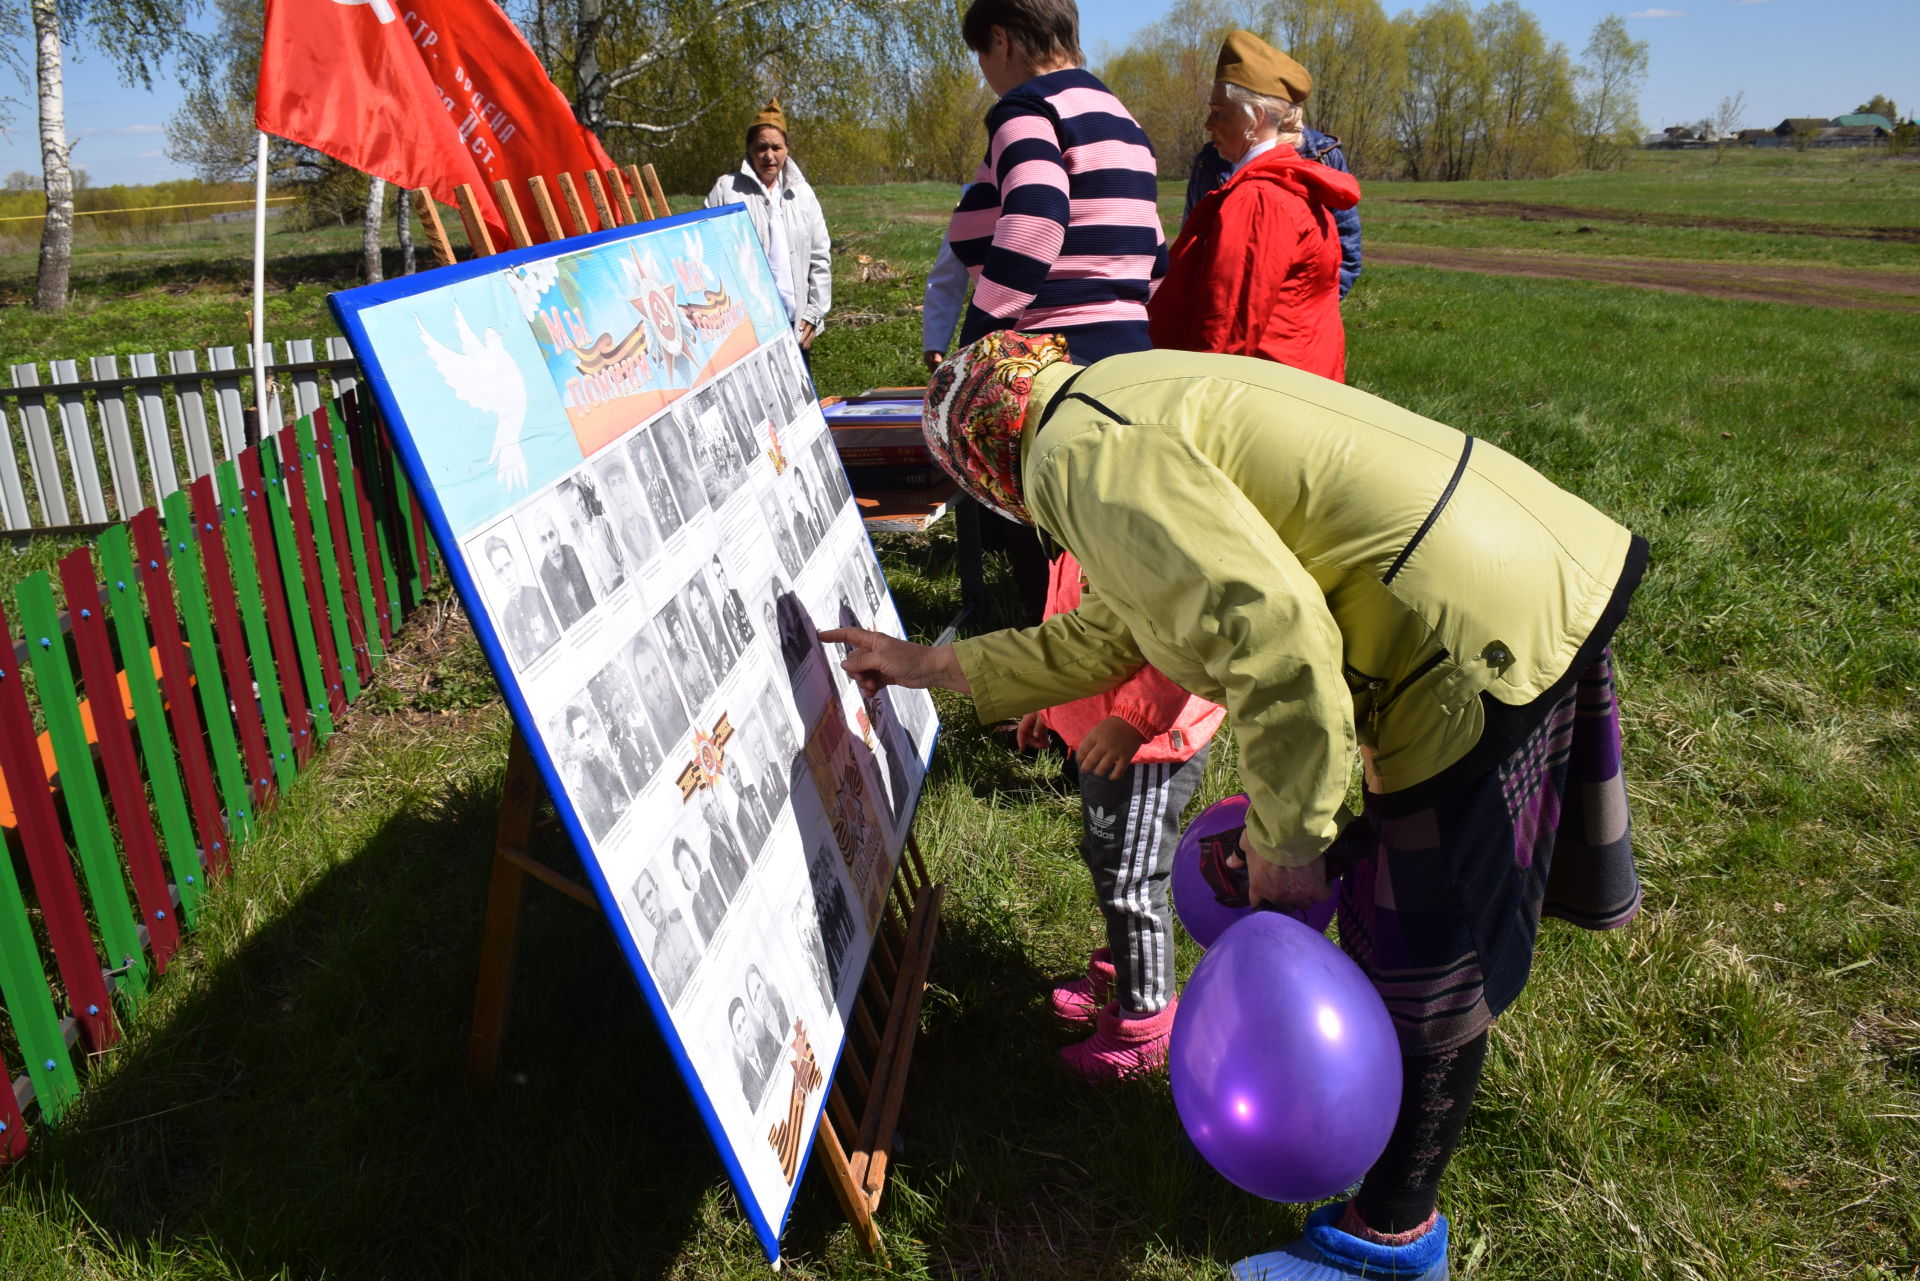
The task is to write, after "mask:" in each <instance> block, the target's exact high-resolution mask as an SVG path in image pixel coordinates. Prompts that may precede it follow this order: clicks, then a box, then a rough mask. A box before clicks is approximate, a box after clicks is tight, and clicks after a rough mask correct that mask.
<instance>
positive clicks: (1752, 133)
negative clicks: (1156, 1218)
mask: <svg viewBox="0 0 1920 1281" xmlns="http://www.w3.org/2000/svg"><path fill="white" fill-rule="evenodd" d="M1733 140H1734V142H1735V143H1736V144H1738V145H1740V146H1746V147H1751V146H1754V145H1756V144H1765V143H1767V142H1772V141H1774V137H1773V130H1771V129H1742V130H1741V131H1740V132H1739V133H1736V134H1735V135H1733Z"/></svg>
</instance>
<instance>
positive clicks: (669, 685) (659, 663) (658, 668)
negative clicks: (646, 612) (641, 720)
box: [627, 629, 692, 752]
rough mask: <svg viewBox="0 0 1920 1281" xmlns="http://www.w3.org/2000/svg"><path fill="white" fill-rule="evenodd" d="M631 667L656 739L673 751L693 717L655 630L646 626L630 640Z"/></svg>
mask: <svg viewBox="0 0 1920 1281" xmlns="http://www.w3.org/2000/svg"><path fill="white" fill-rule="evenodd" d="M627 669H628V671H629V672H630V673H631V674H632V676H633V683H634V686H635V687H636V688H637V689H638V690H639V691H640V705H641V707H642V708H643V709H644V710H645V712H646V717H647V724H648V725H650V726H651V727H652V728H653V737H654V741H656V742H657V743H659V744H660V748H661V750H662V751H664V752H672V751H673V749H674V745H675V744H676V743H678V742H679V741H680V737H681V735H683V734H685V733H686V732H687V726H688V725H690V724H691V723H692V717H691V716H690V715H689V713H688V711H687V703H686V700H685V699H684V698H682V697H681V696H680V690H679V687H678V686H676V685H675V684H674V680H673V673H672V672H670V671H668V670H667V663H666V659H665V658H664V657H662V655H661V650H660V644H659V642H658V641H657V640H655V639H654V636H653V633H652V632H650V631H648V630H645V629H643V630H641V631H640V632H639V633H638V634H636V635H635V636H634V638H633V640H632V641H631V642H630V643H629V644H628V646H627Z"/></svg>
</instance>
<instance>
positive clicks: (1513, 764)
mask: <svg viewBox="0 0 1920 1281" xmlns="http://www.w3.org/2000/svg"><path fill="white" fill-rule="evenodd" d="M926 424H927V434H928V440H929V444H930V445H931V446H932V448H933V450H934V453H935V456H936V457H937V458H939V460H940V461H941V463H942V464H943V465H944V466H945V467H946V469H947V470H948V471H949V472H950V473H952V474H953V476H954V477H955V479H956V480H957V481H959V483H960V484H961V485H962V486H963V487H964V488H966V489H967V490H968V491H969V492H970V493H972V494H973V495H974V496H975V497H977V498H979V499H980V500H981V501H982V502H985V503H987V504H988V505H989V506H992V507H994V508H996V509H998V510H1000V511H1003V512H1006V513H1007V514H1009V515H1011V516H1013V517H1015V518H1016V519H1020V520H1025V521H1029V522H1031V523H1033V524H1035V525H1037V526H1038V527H1039V528H1041V529H1043V530H1044V531H1046V533H1047V534H1048V535H1049V536H1051V537H1052V538H1053V539H1054V540H1055V541H1056V542H1058V543H1060V544H1061V545H1062V546H1063V547H1065V548H1066V549H1067V550H1068V551H1071V552H1072V553H1073V554H1074V556H1075V557H1077V558H1078V559H1079V561H1080V563H1081V565H1082V566H1083V568H1084V571H1085V574H1086V590H1085V593H1084V595H1083V597H1082V602H1081V605H1080V608H1079V609H1078V610H1076V611H1074V612H1073V613H1070V614H1063V615H1060V616H1057V617H1055V618H1051V619H1048V620H1047V622H1046V623H1044V624H1042V625H1041V626H1039V627H1036V628H1030V629H1027V630H1025V631H1004V632H995V633H992V634H990V635H985V636H979V637H974V638H972V639H968V640H962V641H959V642H957V643H955V644H953V645H947V646H939V647H931V648H930V647H925V646H919V645H912V644H909V643H908V642H906V641H902V640H898V639H895V638H892V637H887V636H883V635H880V634H878V633H874V632H868V631H863V630H858V629H843V630H839V631H833V632H826V633H823V638H824V639H827V640H830V641H838V642H841V643H844V644H846V645H848V646H849V647H850V651H849V656H848V657H847V658H846V660H845V662H844V666H845V668H846V669H847V671H849V672H850V673H853V674H854V675H855V676H856V677H858V678H859V679H860V680H861V681H862V682H863V683H865V684H868V685H870V686H878V685H882V684H887V683H895V684H902V685H910V686H927V685H938V686H943V687H945V688H948V689H953V690H957V691H959V692H961V693H966V694H971V695H972V697H973V699H974V703H975V706H976V708H977V709H978V711H979V714H980V716H981V718H982V719H983V720H989V721H997V720H1000V719H1002V718H1005V717H1010V716H1017V715H1020V714H1022V713H1024V712H1026V711H1029V710H1032V709H1035V708H1042V707H1048V706H1052V705H1054V704H1058V703H1061V702H1065V701H1068V700H1070V699H1074V698H1080V697H1083V696H1085V695H1088V694H1092V693H1096V692H1099V691H1102V690H1105V689H1109V688H1112V687H1113V686H1115V685H1117V684H1119V683H1120V682H1121V681H1123V680H1125V679H1126V678H1127V677H1128V676H1129V675H1130V674H1131V673H1132V672H1133V671H1134V670H1135V669H1136V668H1138V667H1139V666H1140V665H1141V664H1142V663H1151V664H1152V665H1153V666H1154V667H1156V668H1158V669H1159V670H1160V671H1162V672H1164V673H1165V674H1166V675H1167V676H1169V677H1170V678H1172V679H1173V680H1174V681H1175V682H1177V683H1179V684H1181V685H1183V686H1185V687H1186V688H1187V689H1188V690H1190V691H1191V692H1193V693H1195V694H1198V695H1200V696H1201V697H1203V698H1208V699H1212V700H1214V701H1215V702H1219V703H1222V704H1224V705H1225V706H1226V708H1227V715H1228V719H1229V721H1230V722H1231V724H1232V725H1233V727H1234V731H1235V733H1236V734H1237V736H1238V738H1239V742H1240V770H1241V781H1242V784H1243V786H1244V787H1245V788H1246V790H1247V792H1248V794H1249V796H1250V797H1251V798H1252V806H1251V809H1250V811H1249V814H1248V820H1247V827H1246V831H1245V833H1244V834H1243V836H1242V837H1241V841H1240V846H1241V849H1242V851H1243V852H1244V855H1245V857H1246V859H1247V864H1248V873H1249V881H1250V885H1251V889H1252V893H1253V896H1254V898H1255V899H1256V900H1257V901H1265V902H1270V903H1273V904H1276V905H1279V906H1286V907H1298V906H1304V905H1306V904H1309V903H1313V902H1318V901H1323V900H1324V899H1325V898H1326V897H1327V896H1328V895H1329V894H1330V893H1333V892H1334V889H1335V888H1336V882H1337V888H1338V890H1339V895H1340V898H1339V919H1340V935H1341V942H1342V946H1343V947H1345V948H1346V950H1347V951H1348V953H1349V954H1350V955H1352V956H1353V958H1354V959H1355V960H1356V961H1357V962H1358V963H1359V964H1360V965H1361V967H1362V968H1363V969H1364V970H1365V971H1366V972H1367V974H1368V976H1369V977H1370V978H1371V979H1372V980H1373V982H1374V984H1375V986H1376V988H1377V989H1378V990H1379V991H1380V994H1381V996H1382V997H1383V999H1384V1000H1385V1001H1386V1004H1387V1008H1388V1010H1389V1012H1390V1013H1391V1014H1392V1016H1393V1019H1394V1023H1395V1026H1396V1028H1397V1030H1398V1032H1399V1036H1400V1042H1401V1049H1402V1052H1403V1056H1404V1079H1405V1090H1404V1092H1403V1096H1402V1104H1401V1111H1400V1116H1399V1120H1398V1123H1397V1124H1396V1127H1395V1130H1394V1133H1393V1137H1392V1139H1391V1140H1390V1141H1389V1143H1388V1146H1387V1150H1386V1152H1385V1153H1384V1154H1383V1155H1382V1157H1381V1158H1380V1161H1379V1162H1378V1163H1377V1164H1376V1165H1375V1167H1374V1169H1373V1170H1372V1171H1370V1172H1369V1174H1368V1176H1367V1178H1366V1180H1365V1182H1364V1183H1363V1184H1362V1186H1361V1189H1360V1191H1359V1193H1358V1194H1357V1195H1356V1196H1355V1197H1354V1198H1353V1200H1352V1201H1350V1202H1347V1203H1344V1204H1336V1205H1332V1206H1326V1207H1322V1208H1321V1209H1320V1210H1318V1211H1316V1212H1315V1214H1314V1215H1313V1216H1312V1217H1311V1218H1310V1219H1309V1221H1308V1232H1307V1235H1306V1236H1305V1237H1303V1238H1302V1239H1301V1240H1300V1241H1298V1242H1295V1243H1294V1244H1293V1245H1292V1246H1289V1247H1287V1249H1286V1250H1285V1251H1283V1252H1282V1253H1281V1254H1279V1255H1272V1256H1258V1257H1255V1258H1252V1259H1249V1260H1246V1261H1245V1262H1244V1264H1243V1265H1242V1266H1241V1268H1240V1269H1239V1274H1240V1275H1242V1276H1246V1277H1259V1276H1262V1275H1264V1274H1265V1272H1266V1271H1267V1269H1268V1268H1274V1269H1276V1271H1278V1272H1283V1273H1284V1275H1286V1276H1288V1277H1293V1276H1295V1275H1298V1276H1302V1277H1308V1276H1313V1277H1320V1276H1324V1277H1329V1278H1332V1277H1340V1276H1350V1275H1368V1276H1373V1275H1393V1276H1406V1277H1421V1276H1434V1277H1438V1276H1444V1275H1445V1268H1446V1240H1447V1223H1446V1219H1445V1218H1444V1217H1442V1216H1440V1215H1439V1213H1438V1210H1437V1204H1438V1185H1439V1181H1440V1175H1441V1172H1442V1171H1443V1170H1444V1168H1445V1166H1446V1164H1447V1161H1448V1160H1449V1158H1450V1157H1451V1154H1452V1150H1453V1146H1454V1143H1455V1142H1456V1141H1457V1139H1458V1137H1459V1134H1460V1127H1461V1125H1462V1124H1463V1123H1464V1120H1465V1114H1466V1111H1467V1103H1468V1101H1469V1100H1470V1099H1471V1098H1472V1095H1473V1092H1474V1089H1475V1087H1476V1086H1477V1084H1478V1081H1479V1075H1480V1067H1481V1063H1482V1060H1483V1058H1484V1056H1485V1052H1486V1043H1487V1032H1488V1029H1489V1027H1490V1026H1491V1024H1492V1022H1493V1019H1494V1017H1495V1016H1496V1015H1497V1014H1499V1013H1500V1012H1501V1011H1502V1010H1503V1009H1505V1008H1506V1007H1507V1006H1508V1005H1509V1004H1511V1003H1512V1001H1513V1000H1514V998H1515V997H1517V996H1518V995H1519V992H1520V989H1521V987H1522V986H1524V984H1525V982H1526V978H1527V973H1528V969H1529V967H1530V965H1531V961H1532V956H1533V946H1534V935H1535V931H1536V930H1537V928H1538V925H1539V919H1540V917H1541V915H1542V914H1543V913H1544V914H1548V915H1557V916H1561V917H1564V918H1566V919H1569V920H1572V921H1574V922H1576V923H1577V924H1580V925H1583V926H1586V927H1588V928H1610V927H1613V926H1616V925H1620V924H1624V923H1625V922H1626V921H1627V920H1629V919H1631V918H1632V916H1633V915H1634V913H1635V912H1636V911H1637V909H1638V906H1639V882H1638V880H1637V878H1636V876H1635V873H1634V867H1633V857H1632V847H1631V843H1630V840H1629V836H1628V821H1627V807H1626V793H1625V789H1624V785H1623V783H1622V780H1621V776H1620V737H1619V719H1618V713H1617V708H1616V705H1615V702H1614V694H1613V677H1612V669H1611V654H1610V650H1609V648H1608V642H1609V640H1610V638H1611V636H1612V634H1613V631H1614V628H1615V627H1616V626H1617V625H1618V623H1619V622H1620V620H1621V619H1622V617H1623V616H1624V615H1625V613H1626V607H1627V602H1628V599H1629V598H1630V597H1631V595H1632V593H1633V590H1634V587H1635V586H1636V585H1637V583H1638V581H1639V578H1640V575H1641V573H1642V571H1643V570H1644V568H1645V565H1646V544H1645V542H1644V541H1643V540H1641V539H1639V538H1637V537H1635V536H1634V535H1633V534H1631V533H1629V532H1628V531H1627V530H1625V529H1623V528H1621V527H1620V526H1619V525H1618V524H1616V523H1615V522H1614V521H1612V520H1610V519H1608V518H1607V517H1606V516H1605V515H1603V514H1602V513H1600V512H1599V511H1596V510H1595V509H1594V508H1593V507H1591V506H1589V505H1588V504H1587V503H1585V502H1583V501H1581V500H1580V499H1579V498H1576V497H1575V496H1573V495H1572V494H1569V493H1567V492H1566V491H1564V490H1562V489H1560V488H1558V487H1557V486H1555V485H1553V484H1552V483H1551V482H1549V481H1548V480H1546V479H1545V478H1544V477H1542V476H1541V475H1539V473H1537V472H1535V471H1533V470H1532V469H1531V468H1529V467H1527V466H1526V464H1524V463H1522V462H1520V461H1519V460H1518V459H1516V458H1514V457H1513V456H1512V455H1510V454H1508V453H1506V452H1505V451H1503V450H1501V449H1500V448H1498V447H1497V446H1495V445H1492V444H1490V443H1488V442H1486V441H1483V440H1476V439H1474V438H1473V437H1471V436H1468V435H1465V434H1463V433H1461V432H1459V431H1457V430H1455V429H1454V428H1452V427H1448V426H1444V425H1442V424H1440V423H1437V422H1433V421H1430V420H1428V419H1425V418H1422V417H1420V416H1419V415H1417V414H1414V413H1411V412H1409V411H1407V410H1404V409H1401V408H1398V407H1396V406H1394V405H1391V404H1389V403H1387V402H1386V401H1383V400H1380V399H1378V398H1377V397H1374V396H1370V395H1368V394H1367V393H1365V392H1362V391H1358V390H1356V389H1354V388H1351V387H1346V386H1343V385H1341V384H1339V383H1335V382H1331V381H1328V380H1327V379H1324V378H1317V377H1315V376H1313V375H1311V374H1306V373H1303V372H1301V371H1299V370H1296V369H1291V368H1288V367H1286V366H1283V365H1278V364H1275V363H1273V362H1271V361H1264V360H1256V359H1252V358H1249V357H1241V356H1222V355H1212V354H1196V353H1186V352H1173V351H1154V352H1143V353H1136V354H1132V355H1129V356H1126V357H1124V358H1115V359H1112V360H1107V361H1102V362H1099V363H1097V364H1094V365H1092V366H1089V367H1086V368H1076V367H1074V366H1072V365H1070V364H1068V363H1066V357H1065V352H1064V345H1063V344H1061V343H1060V342H1059V340H1058V339H1057V338H1055V337H1052V336H1047V335H1022V334H1014V333H1009V332H1002V333H997V334H993V335H989V336H988V337H987V338H985V339H982V340H981V341H980V342H979V343H976V344H974V346H973V347H970V348H968V349H967V350H966V351H964V352H962V353H960V354H959V355H958V356H956V357H955V358H954V359H953V360H951V361H949V362H948V363H947V364H945V365H943V366H942V367H941V368H940V369H939V370H937V371H936V372H935V374H934V380H933V384H932V385H931V386H930V387H929V388H928V391H927V413H926ZM1356 748H1357V749H1358V752H1359V754H1360V757H1361V760H1362V763H1363V765H1364V768H1365V778H1366V813H1365V814H1364V815H1363V816H1362V818H1360V819H1359V820H1358V821H1351V818H1350V815H1348V813H1347V812H1346V811H1345V808H1344V806H1343V798H1344V796H1345V794H1346V791H1347V785H1348V780H1349V777H1350V772H1351V769H1352V761H1353V757H1354V754H1355V750H1356ZM1330 862H1332V863H1334V864H1336V866H1335V868H1334V872H1335V873H1337V872H1338V871H1339V870H1341V868H1342V867H1344V868H1345V869H1346V874H1345V875H1344V876H1343V877H1339V876H1336V875H1334V874H1330V872H1329V863H1330ZM1382 1252H1385V1253H1382ZM1303 1264H1308V1265H1310V1266H1309V1267H1308V1268H1307V1270H1304V1271H1301V1270H1299V1269H1300V1268H1301V1267H1302V1265H1303ZM1288 1269H1292V1270H1288ZM1316 1269H1318V1270H1316ZM1368 1269H1372V1270H1371V1271H1369V1270H1368Z"/></svg>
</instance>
